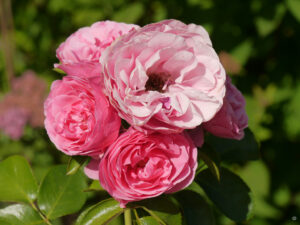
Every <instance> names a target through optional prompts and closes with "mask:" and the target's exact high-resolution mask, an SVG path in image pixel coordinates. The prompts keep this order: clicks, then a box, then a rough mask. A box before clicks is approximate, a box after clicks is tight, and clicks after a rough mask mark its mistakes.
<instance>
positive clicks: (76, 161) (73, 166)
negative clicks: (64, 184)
mask: <svg viewBox="0 0 300 225" xmlns="http://www.w3.org/2000/svg"><path fill="white" fill-rule="evenodd" d="M87 161H88V158H87V157H84V156H73V157H70V160H69V163H68V167H67V175H72V174H75V173H76V172H77V171H78V170H79V169H80V167H81V166H82V165H83V164H84V163H85V162H87Z"/></svg>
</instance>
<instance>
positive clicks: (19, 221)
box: [0, 204, 46, 225]
mask: <svg viewBox="0 0 300 225" xmlns="http://www.w3.org/2000/svg"><path fill="white" fill-rule="evenodd" d="M2 221H3V223H2ZM0 224H1V225H5V224H9V225H39V224H46V223H44V222H43V220H42V219H41V217H40V215H39V214H38V213H37V212H36V211H34V210H33V209H32V208H31V207H30V206H28V205H23V204H16V205H10V206H8V207H6V208H4V209H1V210H0Z"/></svg>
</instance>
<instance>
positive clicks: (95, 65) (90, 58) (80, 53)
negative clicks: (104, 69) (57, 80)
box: [55, 21, 139, 77]
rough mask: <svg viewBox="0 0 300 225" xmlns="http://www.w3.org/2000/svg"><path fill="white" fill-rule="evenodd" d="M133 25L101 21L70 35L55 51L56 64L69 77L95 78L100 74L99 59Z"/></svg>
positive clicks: (133, 26) (135, 26)
mask: <svg viewBox="0 0 300 225" xmlns="http://www.w3.org/2000/svg"><path fill="white" fill-rule="evenodd" d="M138 27H139V26H137V25H134V24H125V23H117V22H113V21H101V22H96V23H94V24H92V25H91V26H90V27H83V28H80V29H79V30H77V31H76V32H75V33H73V34H72V35H70V36H69V37H68V38H67V40H66V41H65V42H63V43H61V44H60V46H59V47H58V49H57V50H56V56H57V58H58V59H59V61H60V62H61V64H56V65H55V67H58V68H60V69H62V70H64V71H65V72H66V73H67V74H69V75H76V76H88V77H90V76H95V75H99V74H100V73H101V65H100V64H99V58H100V56H101V54H102V52H103V51H104V49H105V48H107V47H108V46H109V45H110V44H111V43H112V42H113V41H114V40H115V39H117V38H118V37H120V36H122V35H124V34H126V33H127V32H129V31H130V30H131V29H134V28H138Z"/></svg>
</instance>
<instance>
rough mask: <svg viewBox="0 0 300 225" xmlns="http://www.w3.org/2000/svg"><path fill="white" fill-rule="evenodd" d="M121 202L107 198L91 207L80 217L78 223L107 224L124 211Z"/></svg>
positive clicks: (78, 224)
mask: <svg viewBox="0 0 300 225" xmlns="http://www.w3.org/2000/svg"><path fill="white" fill-rule="evenodd" d="M123 211H124V209H122V208H120V203H119V202H118V201H116V200H114V199H112V198H109V199H105V200H103V201H101V202H99V203H98V204H96V205H94V206H91V207H89V208H88V209H86V210H85V211H83V213H81V215H80V216H79V217H78V219H77V221H76V225H85V224H88V225H98V224H105V223H107V222H108V221H110V220H113V219H114V218H115V217H117V216H118V215H120V214H121V213H123Z"/></svg>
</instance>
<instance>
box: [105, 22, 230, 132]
mask: <svg viewBox="0 0 300 225" xmlns="http://www.w3.org/2000/svg"><path fill="white" fill-rule="evenodd" d="M100 62H101V63H102V65H103V74H104V85H105V88H106V94H107V95H108V96H109V98H110V101H111V103H112V105H113V106H114V107H115V108H116V109H117V111H118V112H119V115H120V116H121V117H122V118H123V119H125V120H126V121H127V122H128V123H130V124H131V125H132V126H134V127H135V128H136V129H139V130H141V128H143V129H147V130H148V131H149V130H152V131H153V130H154V131H159V132H163V133H174V132H177V133H178V132H181V131H182V130H184V129H192V128H195V127H197V126H199V125H200V124H201V123H202V122H205V121H208V120H210V119H211V118H212V117H213V116H214V115H215V114H216V113H217V111H219V109H220V108H221V106H222V104H223V97H224V95H225V85H224V82H225V79H226V76H225V71H224V69H223V67H222V65H221V63H220V61H219V58H218V56H217V54H216V52H215V51H214V49H213V48H212V44H211V41H210V39H209V36H208V34H207V32H206V31H205V30H204V28H203V27H201V26H198V25H195V24H189V25H186V24H184V23H182V22H180V21H177V20H165V21H162V22H159V23H154V24H149V25H147V26H145V27H143V28H140V29H138V30H132V31H130V32H129V33H128V34H127V35H124V36H122V38H121V39H120V40H118V41H116V42H115V43H114V44H113V45H111V46H110V47H108V48H107V49H106V50H105V51H104V52H103V54H102V56H101V58H100Z"/></svg>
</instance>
